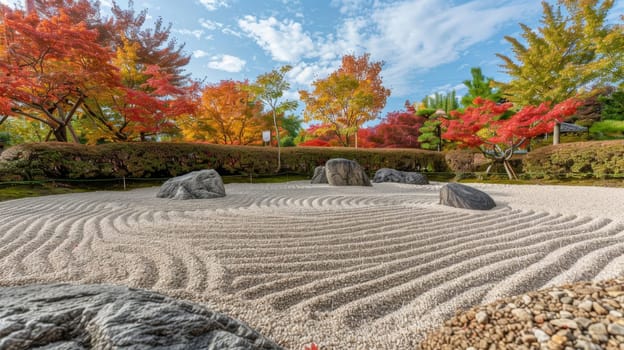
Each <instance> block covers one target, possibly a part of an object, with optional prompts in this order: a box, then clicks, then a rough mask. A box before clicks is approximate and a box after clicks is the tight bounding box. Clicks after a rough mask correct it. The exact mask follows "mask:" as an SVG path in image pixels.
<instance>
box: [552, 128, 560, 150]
mask: <svg viewBox="0 0 624 350" xmlns="http://www.w3.org/2000/svg"><path fill="white" fill-rule="evenodd" d="M560 134H561V124H559V123H555V128H554V130H553V145H558V144H559V135H560Z"/></svg>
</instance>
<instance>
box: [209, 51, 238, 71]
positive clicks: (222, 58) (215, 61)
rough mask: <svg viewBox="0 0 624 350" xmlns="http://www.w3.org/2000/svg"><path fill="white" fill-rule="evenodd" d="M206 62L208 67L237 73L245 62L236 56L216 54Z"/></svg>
mask: <svg viewBox="0 0 624 350" xmlns="http://www.w3.org/2000/svg"><path fill="white" fill-rule="evenodd" d="M210 59H211V60H210V62H208V68H212V69H217V70H222V71H225V72H229V73H238V72H240V71H241V70H243V68H244V67H245V64H247V62H246V61H245V60H243V59H240V58H238V57H236V56H230V55H217V56H212V57H211V58H210Z"/></svg>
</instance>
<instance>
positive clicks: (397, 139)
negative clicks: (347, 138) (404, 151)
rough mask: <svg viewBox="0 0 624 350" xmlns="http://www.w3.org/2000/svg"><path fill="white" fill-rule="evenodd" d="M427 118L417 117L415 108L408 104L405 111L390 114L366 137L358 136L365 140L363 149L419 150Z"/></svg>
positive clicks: (369, 131) (367, 131)
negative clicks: (421, 134)
mask: <svg viewBox="0 0 624 350" xmlns="http://www.w3.org/2000/svg"><path fill="white" fill-rule="evenodd" d="M424 122H425V118H423V117H421V116H419V115H416V111H415V110H414V107H413V106H412V105H411V104H410V103H409V102H408V103H406V105H405V110H404V111H395V112H390V113H388V114H387V115H386V117H385V118H384V119H383V120H382V121H381V122H380V123H379V124H377V125H376V126H374V127H371V128H368V129H367V130H366V131H365V133H363V134H365V135H358V136H359V137H360V138H361V139H362V140H363V142H362V143H363V147H369V148H418V147H420V143H419V142H418V136H419V135H420V131H419V130H420V127H421V126H422V125H423V123H424Z"/></svg>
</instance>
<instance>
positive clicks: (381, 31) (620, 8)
mask: <svg viewBox="0 0 624 350" xmlns="http://www.w3.org/2000/svg"><path fill="white" fill-rule="evenodd" d="M0 1H1V2H4V3H9V4H14V3H18V4H19V3H21V2H22V1H23V0H0ZM553 1H554V0H553ZM110 2H111V0H101V3H102V5H103V7H104V9H106V7H107V6H110ZM118 3H120V4H121V5H125V4H126V0H121V1H119V2H118ZM134 7H135V9H137V10H139V9H143V8H147V9H148V13H149V15H150V16H151V17H152V18H157V17H162V18H163V20H164V22H165V23H169V22H171V23H172V25H173V26H172V31H173V35H174V36H175V37H176V38H177V39H178V41H179V42H184V43H186V46H185V49H186V50H187V52H188V53H189V54H191V55H192V60H191V63H190V64H189V66H188V67H187V69H188V71H189V72H191V74H192V76H193V77H195V78H197V79H203V80H204V81H206V82H218V81H220V80H223V79H236V80H242V79H249V80H253V79H254V78H255V77H256V76H257V75H259V74H262V73H264V72H267V71H270V70H271V69H273V68H277V67H279V66H281V65H284V64H290V65H292V66H293V67H294V69H293V70H292V71H291V72H290V73H289V75H288V79H289V80H290V81H291V83H292V85H293V91H291V92H290V94H289V96H291V97H293V98H297V97H298V94H297V93H296V90H298V89H308V88H309V87H310V84H311V82H312V81H314V80H315V79H317V78H323V77H325V76H326V75H327V74H328V73H330V72H332V71H333V70H335V69H336V68H337V67H338V66H339V63H340V58H341V56H342V55H344V54H357V55H360V54H362V53H364V52H368V53H370V54H371V58H372V59H373V60H375V61H383V62H385V65H384V69H383V72H382V75H383V81H384V85H385V86H387V87H389V88H390V89H391V90H392V96H391V97H390V99H389V100H388V104H387V107H386V110H385V111H392V110H399V109H402V108H403V103H404V102H405V100H406V99H409V100H411V101H419V100H421V99H422V98H423V97H425V96H426V95H429V94H431V93H434V92H436V91H442V92H446V91H449V90H451V89H453V88H454V89H456V90H457V93H458V94H459V95H461V94H462V93H463V92H465V89H464V87H463V84H462V81H464V80H466V79H469V78H470V68H471V67H477V66H478V67H481V68H482V70H483V72H484V74H485V75H486V76H491V77H494V78H496V79H499V80H503V81H504V80H507V79H508V77H506V76H505V75H504V74H503V73H502V72H500V68H499V67H498V65H499V64H500V63H501V61H500V59H498V58H497V57H496V56H495V53H503V54H507V55H509V54H510V47H509V45H508V44H507V42H506V41H505V40H504V39H503V37H504V36H505V35H511V36H514V37H519V34H520V27H519V26H518V23H525V24H527V25H529V26H531V27H536V26H537V25H538V21H539V17H540V14H541V5H540V1H538V0H135V4H134ZM612 12H613V16H614V17H615V15H616V14H621V13H624V0H616V5H615V9H614V10H613V11H612Z"/></svg>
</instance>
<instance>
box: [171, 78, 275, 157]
mask: <svg viewBox="0 0 624 350" xmlns="http://www.w3.org/2000/svg"><path fill="white" fill-rule="evenodd" d="M248 86H249V82H248V81H234V80H223V81H221V82H220V83H217V84H209V85H207V86H206V87H205V88H204V89H203V91H202V95H201V104H200V106H199V109H198V112H197V113H195V114H194V115H191V116H188V117H187V118H185V119H184V120H183V121H181V123H180V129H181V130H182V134H183V138H184V139H185V140H187V141H206V142H212V143H219V144H231V145H248V144H252V143H258V142H259V141H261V135H262V134H261V132H262V130H263V129H265V128H266V124H267V123H266V118H263V115H262V103H261V102H259V101H257V100H256V99H255V97H254V95H253V94H252V93H251V92H250V89H249V88H248Z"/></svg>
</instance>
